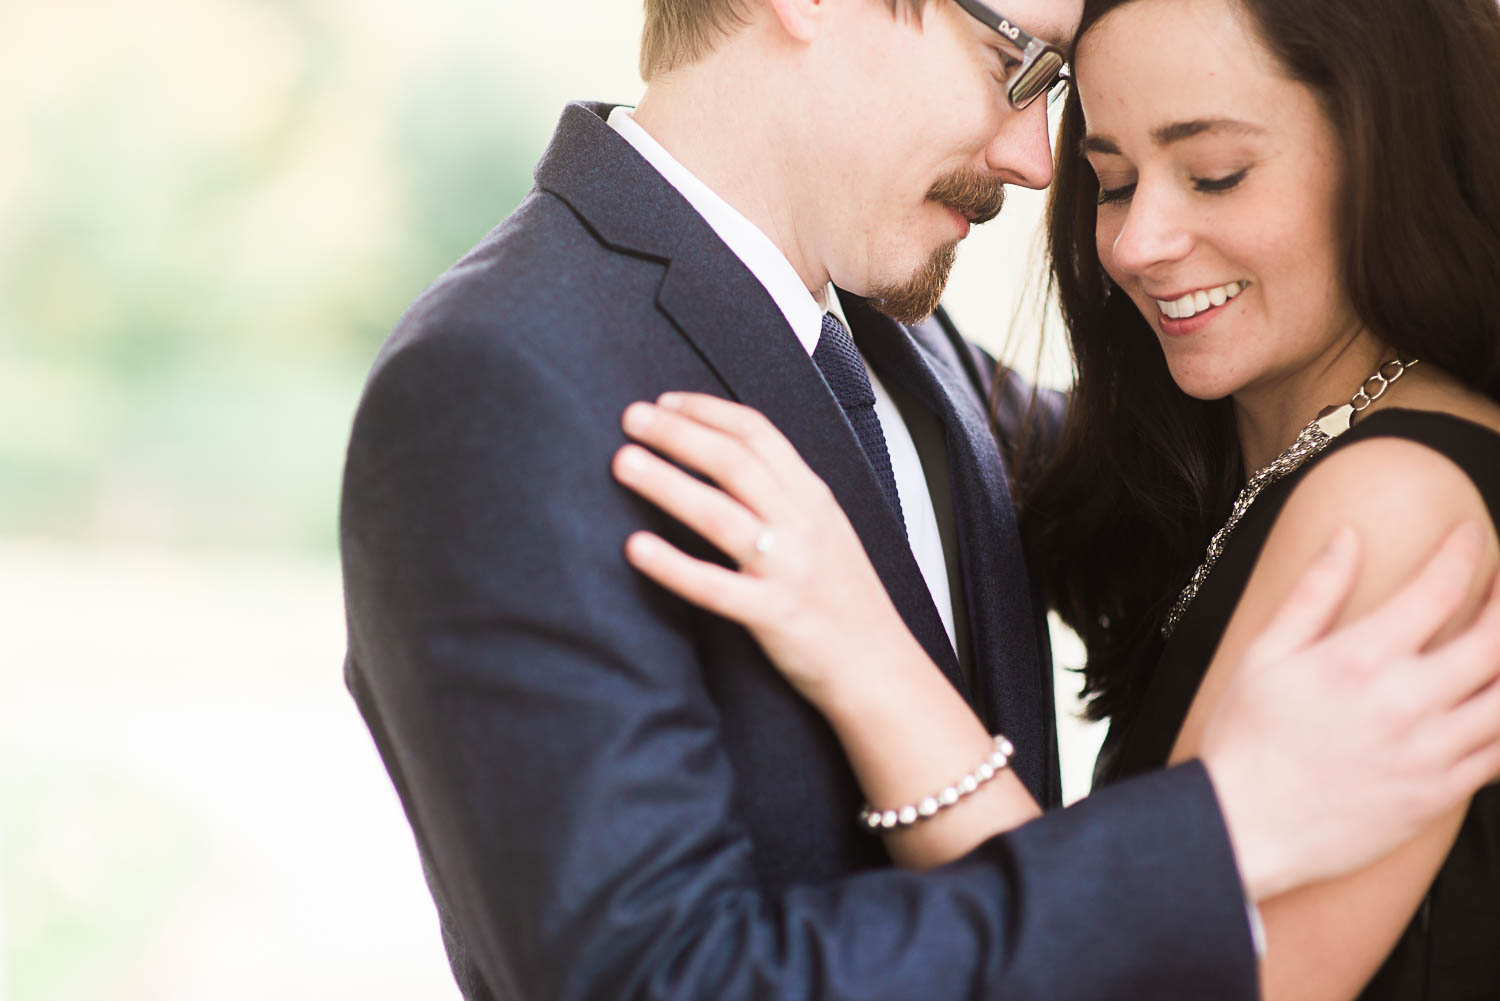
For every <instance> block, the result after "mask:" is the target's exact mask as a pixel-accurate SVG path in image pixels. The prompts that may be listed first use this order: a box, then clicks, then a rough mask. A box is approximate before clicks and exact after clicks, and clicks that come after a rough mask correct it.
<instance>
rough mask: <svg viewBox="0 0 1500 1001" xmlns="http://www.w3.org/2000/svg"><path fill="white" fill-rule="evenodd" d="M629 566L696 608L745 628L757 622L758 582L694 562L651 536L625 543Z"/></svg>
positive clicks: (640, 535) (633, 537)
mask: <svg viewBox="0 0 1500 1001" xmlns="http://www.w3.org/2000/svg"><path fill="white" fill-rule="evenodd" d="M625 558H626V559H627V560H629V561H630V565H631V566H633V567H635V568H636V569H637V570H639V571H640V572H641V573H643V574H645V575H646V576H647V577H649V578H651V579H652V580H653V581H655V582H656V583H658V584H660V585H661V586H662V587H664V588H666V589H667V590H668V591H671V592H672V593H673V594H675V595H677V596H678V597H679V598H682V599H684V600H686V601H689V602H691V603H692V604H694V605H697V606H698V607H699V608H702V609H705V610H707V611H709V612H712V613H713V614H715V615H720V616H723V617H724V618H726V619H729V620H731V621H733V622H738V623H740V624H741V625H744V626H751V625H753V624H754V623H755V622H756V621H757V620H758V618H759V609H760V604H761V600H762V596H761V594H760V592H759V590H758V589H757V588H758V585H759V582H758V581H756V580H755V579H754V578H751V577H747V576H745V575H744V574H740V573H736V572H734V571H733V570H726V569H725V568H724V567H721V566H719V565H717V564H715V563H709V562H706V561H704V560H699V559H694V558H693V557H691V556H688V555H687V554H686V553H684V552H683V551H682V550H680V549H678V548H677V547H675V546H673V545H672V544H671V543H669V542H667V541H665V540H664V539H662V538H661V537H660V536H657V535H652V534H651V533H650V532H636V533H635V534H633V535H631V536H630V538H628V539H626V540H625Z"/></svg>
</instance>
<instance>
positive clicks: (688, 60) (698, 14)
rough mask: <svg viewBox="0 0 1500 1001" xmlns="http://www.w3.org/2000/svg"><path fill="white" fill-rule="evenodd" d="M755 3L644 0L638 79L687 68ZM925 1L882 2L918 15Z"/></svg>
mask: <svg viewBox="0 0 1500 1001" xmlns="http://www.w3.org/2000/svg"><path fill="white" fill-rule="evenodd" d="M753 2H755V0H645V4H646V27H645V29H644V30H643V31H642V32H641V66H640V69H641V79H642V80H645V81H646V82H647V83H649V82H651V81H652V80H653V79H655V78H656V77H658V76H660V75H662V74H663V73H670V72H672V71H673V70H675V69H677V68H679V67H681V66H688V65H690V64H692V63H695V62H697V61H698V60H699V59H702V58H703V57H704V56H706V55H708V54H709V53H710V52H711V51H713V47H714V45H716V44H717V43H718V42H719V40H720V39H722V38H723V37H725V36H726V35H729V34H731V33H732V32H734V31H735V30H736V29H738V28H741V27H744V25H745V24H746V23H748V18H749V14H748V11H747V8H748V7H749V6H750V4H751V3H753ZM927 2H928V0H885V3H886V5H887V6H889V7H890V8H891V13H892V14H902V13H906V14H911V15H914V16H920V15H921V13H922V8H923V7H925V6H926V5H927Z"/></svg>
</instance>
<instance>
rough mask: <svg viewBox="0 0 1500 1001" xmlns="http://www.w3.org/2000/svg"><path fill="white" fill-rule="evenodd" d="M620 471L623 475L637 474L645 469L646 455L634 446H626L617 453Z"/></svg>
mask: <svg viewBox="0 0 1500 1001" xmlns="http://www.w3.org/2000/svg"><path fill="white" fill-rule="evenodd" d="M619 457H620V470H621V472H624V473H639V472H640V471H641V470H642V469H644V468H646V455H645V453H644V452H642V451H641V450H640V449H639V448H637V447H635V446H634V445H626V446H625V447H624V448H622V449H620V451H619Z"/></svg>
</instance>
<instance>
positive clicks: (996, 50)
mask: <svg viewBox="0 0 1500 1001" xmlns="http://www.w3.org/2000/svg"><path fill="white" fill-rule="evenodd" d="M999 3H1000V7H999V9H1000V10H1001V12H1002V13H1003V14H1005V15H1006V16H1007V17H1009V18H1010V19H1011V20H1013V21H1015V22H1016V23H1018V24H1020V25H1021V27H1023V28H1025V29H1026V30H1027V31H1029V32H1031V33H1032V34H1034V35H1037V36H1038V37H1041V38H1043V39H1046V40H1048V41H1051V42H1053V43H1054V44H1058V45H1063V44H1065V43H1066V42H1067V41H1068V40H1069V39H1070V38H1071V36H1072V33H1073V31H1074V29H1075V27H1076V25H1077V23H1078V18H1079V15H1080V13H1081V10H1082V0H1052V2H1049V0H999ZM830 28H831V29H832V30H830V31H828V32H827V33H826V35H825V36H824V37H823V38H822V39H820V43H821V45H822V48H823V51H822V52H821V53H820V54H819V57H820V59H821V60H822V61H821V63H820V66H822V67H823V68H824V72H823V77H822V79H821V80H820V81H819V83H820V91H821V93H822V95H823V97H824V98H825V99H824V100H819V101H816V102H812V101H810V102H809V104H810V107H809V110H808V114H809V116H810V117H812V118H814V119H815V120H817V121H816V125H815V133H814V139H813V142H812V143H810V146H815V147H816V155H814V156H812V157H810V158H809V160H810V162H809V163H808V164H807V167H806V177H807V178H808V182H809V189H810V190H811V191H812V192H814V197H813V199H812V205H813V209H812V211H813V213H814V214H815V215H816V216H817V217H818V219H819V223H820V225H819V227H818V232H819V233H820V234H822V236H821V246H820V247H819V248H818V249H819V252H820V254H821V257H822V259H823V260H824V261H825V262H826V263H827V266H828V270H829V273H830V275H831V276H832V278H833V280H834V282H835V283H836V284H838V285H839V286H840V287H842V288H847V289H849V290H850V291H853V292H857V293H859V294H862V295H865V296H868V297H870V298H872V299H875V300H877V301H878V302H879V304H880V305H881V307H882V309H883V310H884V311H885V312H887V313H888V314H890V315H892V316H894V317H896V318H897V319H900V320H903V321H906V322H914V321H915V320H918V319H920V318H921V317H923V316H926V315H927V314H928V313H930V312H931V311H932V309H933V308H934V307H935V306H936V305H937V302H938V298H939V297H940V296H941V294H942V290H943V286H944V285H945V284H946V282H947V277H948V271H949V268H951V266H952V263H953V259H954V256H955V253H956V248H957V246H958V243H959V241H961V240H962V239H963V238H964V237H965V236H967V235H968V233H969V228H970V226H971V225H972V224H974V223H977V222H984V221H987V220H988V219H991V218H993V217H994V216H995V214H996V213H998V212H999V211H1000V206H1001V203H1002V201H1003V200H1004V187H1003V186H1004V185H1005V184H1021V185H1025V186H1026V187H1031V188H1041V187H1045V186H1046V185H1047V184H1048V183H1049V182H1050V181H1051V179H1052V148H1051V144H1050V141H1049V138H1048V134H1047V101H1046V99H1045V98H1042V99H1039V100H1037V101H1036V102H1034V103H1033V104H1032V105H1031V106H1030V107H1028V108H1027V109H1026V110H1024V111H1016V110H1014V109H1013V108H1012V107H1011V105H1010V102H1009V99H1008V97H1007V95H1006V84H1007V81H1008V79H1009V77H1010V75H1011V72H1012V70H1013V69H1014V68H1015V65H1016V58H1015V52H1014V49H1013V48H1011V47H1010V46H1009V45H1007V44H1006V43H1005V40H1004V39H1003V38H1002V37H1001V36H1000V35H999V33H997V32H996V31H994V30H993V29H991V28H990V27H988V26H987V25H985V24H983V23H981V22H980V21H978V20H977V19H975V18H973V17H971V16H970V15H969V14H968V13H966V12H965V11H964V10H963V8H961V7H959V6H958V4H956V3H954V2H952V0H929V2H928V4H927V6H926V7H925V8H924V11H923V14H922V17H921V20H920V22H917V21H915V20H913V19H911V18H909V17H905V16H903V17H900V18H895V17H892V16H891V12H890V9H889V7H888V6H887V5H886V3H885V2H884V0H834V4H833V6H832V7H831V9H830ZM814 239H819V237H818V236H816V235H815V236H814Z"/></svg>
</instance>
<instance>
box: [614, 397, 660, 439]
mask: <svg viewBox="0 0 1500 1001" xmlns="http://www.w3.org/2000/svg"><path fill="white" fill-rule="evenodd" d="M653 419H655V415H654V414H653V413H652V412H651V404H649V403H632V404H631V405H630V406H628V407H626V408H625V416H624V418H623V419H622V420H621V422H620V423H621V424H622V425H623V426H624V428H625V430H626V431H629V432H630V433H631V434H638V433H639V432H641V431H644V430H646V429H647V428H648V427H650V426H651V421H652V420H653Z"/></svg>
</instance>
